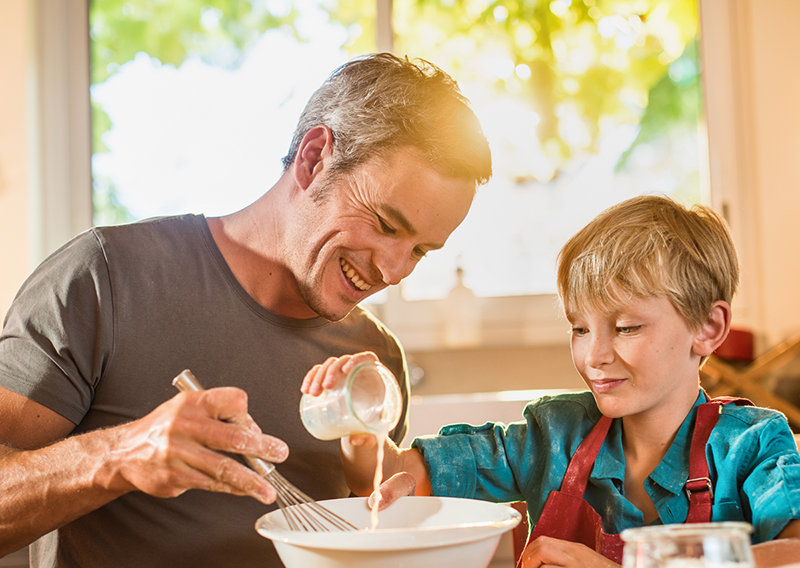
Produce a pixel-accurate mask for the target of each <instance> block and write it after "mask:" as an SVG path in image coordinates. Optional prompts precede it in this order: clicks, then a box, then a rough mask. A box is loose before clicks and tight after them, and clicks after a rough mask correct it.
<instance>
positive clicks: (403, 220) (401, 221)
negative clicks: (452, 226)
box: [380, 204, 444, 250]
mask: <svg viewBox="0 0 800 568" xmlns="http://www.w3.org/2000/svg"><path fill="white" fill-rule="evenodd" d="M380 210H381V212H382V213H383V215H385V216H386V217H388V218H389V219H391V220H392V221H394V222H395V223H397V224H398V225H400V226H401V227H402V228H403V230H404V231H405V232H406V233H408V234H409V235H411V236H412V237H415V236H417V230H416V229H415V228H414V225H412V224H411V221H409V220H408V218H407V217H406V216H405V215H403V212H402V211H400V210H399V209H397V208H396V207H393V206H392V205H388V204H382V205H381V206H380ZM421 244H422V246H424V247H425V248H428V249H430V250H438V249H440V248H442V247H443V246H444V243H421Z"/></svg>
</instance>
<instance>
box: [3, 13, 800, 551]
mask: <svg viewBox="0 0 800 568" xmlns="http://www.w3.org/2000/svg"><path fill="white" fill-rule="evenodd" d="M798 21H800V2H797V1H796V0H699V1H697V0H497V1H490V0H437V1H434V0H405V1H396V2H392V1H391V0H348V1H347V2H345V1H343V0H340V1H337V0H300V1H294V2H289V1H284V0H130V1H124V0H94V1H90V0H3V1H2V3H0V85H1V86H2V88H0V267H2V269H1V270H0V313H3V314H4V313H5V311H6V310H7V308H8V306H9V304H10V303H11V301H12V299H13V297H14V294H15V293H16V290H17V289H18V288H19V286H20V284H21V283H22V282H23V280H24V279H25V277H26V276H27V275H28V274H29V273H30V272H31V270H33V268H34V267H35V266H36V265H37V264H38V263H39V262H41V260H43V259H44V258H45V257H46V256H47V255H48V254H49V253H50V252H52V251H53V250H55V249H56V248H57V247H58V246H60V245H61V244H63V243H64V242H65V241H66V240H68V239H69V238H71V237H72V236H74V235H75V234H77V233H78V232H80V231H83V230H85V229H87V228H89V227H91V226H92V225H93V224H115V223H125V222H130V221H134V220H137V219H142V218H145V217H151V216H156V215H171V214H176V213H186V212H193V213H204V214H206V215H209V216H212V215H221V214H226V213H230V212H233V211H236V210H238V209H240V208H241V207H244V206H245V205H247V204H249V203H250V202H252V201H253V200H255V199H256V198H257V197H259V196H260V195H261V194H262V193H263V192H264V191H266V190H267V189H268V188H269V187H271V185H272V184H273V183H274V182H275V181H276V180H277V179H278V177H279V176H280V173H281V165H280V159H281V157H282V156H283V155H284V153H285V152H286V150H287V148H288V144H289V141H290V138H291V133H292V131H293V129H294V126H295V123H296V121H297V118H298V116H299V114H300V111H301V109H302V107H303V106H304V104H305V102H306V101H307V99H308V97H309V96H310V94H311V93H312V92H313V90H314V89H315V88H317V87H318V86H319V84H320V83H321V82H322V81H323V80H324V78H325V77H326V76H327V75H329V74H330V72H331V71H332V70H333V69H334V68H336V67H337V66H338V65H340V64H342V63H344V62H345V61H347V60H348V59H349V58H351V57H353V56H356V55H358V54H361V53H366V52H372V51H392V52H394V53H396V54H398V55H401V56H408V57H409V58H415V57H421V58H424V59H427V60H429V61H431V62H433V63H435V64H437V65H438V66H440V67H442V68H443V69H444V70H446V71H447V72H449V73H450V74H451V75H452V76H453V77H454V78H455V79H456V80H457V81H458V83H459V85H460V87H461V89H462V91H463V92H464V93H465V94H466V95H467V97H468V98H469V99H470V100H471V101H472V104H473V108H474V110H475V111H476V113H477V114H478V116H479V117H480V119H481V123H482V125H483V128H484V131H485V133H486V135H487V137H488V138H489V141H490V144H491V146H492V150H493V156H494V164H495V175H494V177H493V178H492V180H491V182H490V183H489V184H488V185H487V186H485V187H482V188H481V189H480V190H479V192H478V194H477V197H476V200H475V204H474V206H473V208H472V210H471V211H470V213H469V215H468V217H467V219H466V220H465V221H464V223H463V224H462V226H461V227H459V229H458V230H457V231H456V232H455V233H454V234H453V235H452V237H451V238H450V240H449V241H448V243H447V246H446V247H445V248H444V249H443V250H441V251H437V252H435V253H432V254H430V255H429V256H428V258H426V259H424V261H423V262H421V263H420V265H419V267H418V268H417V269H416V271H415V273H414V274H413V275H412V276H411V277H410V278H408V279H407V280H406V281H404V282H403V284H401V286H398V287H393V288H391V289H389V290H387V291H386V292H384V293H381V294H379V295H377V296H375V297H373V298H370V300H369V304H368V305H367V307H368V308H369V309H371V310H373V311H374V312H376V313H377V314H378V315H379V317H381V318H382V319H383V320H384V321H385V322H386V323H387V325H388V326H389V327H390V328H391V329H392V330H393V331H394V332H395V333H396V334H397V335H398V337H399V338H400V340H401V341H402V342H403V344H404V346H405V348H406V350H407V354H408V357H409V361H410V364H411V374H412V380H413V382H414V385H413V389H414V390H413V392H414V394H415V397H414V400H413V406H412V434H414V435H415V434H420V433H428V432H432V431H435V430H436V428H438V425H440V424H443V423H447V422H450V421H455V420H466V421H472V422H481V421H483V420H487V419H490V418H491V419H495V420H497V419H500V420H513V419H514V418H515V417H517V416H519V411H520V409H521V407H522V405H523V404H524V402H525V401H526V400H529V399H530V398H533V397H535V396H538V395H540V394H542V393H544V392H554V390H553V389H555V391H557V390H559V389H579V388H582V386H583V385H582V383H581V381H580V379H579V377H578V375H577V373H576V372H575V371H574V369H573V367H572V363H571V360H570V355H569V348H568V344H567V339H568V336H567V325H566V322H565V321H563V320H562V319H561V318H560V316H559V313H558V309H557V305H556V301H555V296H554V290H555V256H556V253H557V251H558V250H559V248H560V246H561V245H562V244H563V242H564V241H565V240H566V239H567V238H568V237H569V236H570V235H571V234H572V233H574V232H575V231H576V230H578V229H579V228H580V227H581V226H583V225H584V224H585V223H586V222H587V221H588V220H589V219H591V218H592V217H593V216H594V215H596V214H597V213H599V212H600V211H601V210H602V209H604V208H606V207H608V206H609V205H612V204H614V203H616V202H619V201H621V200H623V199H626V198H628V197H631V196H633V195H638V194H646V193H657V194H667V195H671V196H674V197H676V198H677V199H680V200H682V201H684V202H685V203H704V204H707V205H711V206H712V207H714V208H715V209H716V210H717V211H719V212H720V213H722V214H723V215H724V216H725V218H726V219H727V220H728V223H729V224H730V227H731V230H732V232H733V235H734V239H735V241H736V243H737V247H738V249H739V253H740V259H741V262H742V266H743V274H742V284H741V288H740V293H739V294H738V295H737V297H736V298H735V300H734V306H733V307H734V326H736V327H737V329H739V330H745V331H746V332H748V333H749V334H751V335H750V336H751V338H752V340H753V345H752V348H751V352H750V353H749V355H748V357H745V358H744V359H740V360H738V361H735V362H733V363H732V364H733V365H734V369H739V370H741V369H746V368H747V366H748V365H750V367H751V368H752V367H753V365H755V363H752V359H753V358H755V357H757V356H758V355H762V354H765V353H766V357H767V358H768V359H774V358H773V357H772V355H771V354H770V353H771V352H770V349H772V348H774V347H775V346H777V345H779V344H781V342H784V341H786V342H787V343H786V344H784V345H797V344H798V343H799V342H800V336H798V335H797V334H798V332H800V297H798V295H797V294H796V292H795V290H796V287H797V285H796V283H797V282H798V280H800V263H798V261H797V259H796V252H795V251H796V250H797V249H798V246H799V245H800V233H799V232H798V231H797V230H796V229H795V227H796V226H797V224H798V215H800V109H799V108H798V103H797V101H798V100H800V74H798V73H797V72H796V69H797V60H798V56H800V36H798V34H797V33H796V24H797V22H798ZM772 353H774V352H772ZM779 362H780V365H772V366H771V367H770V370H769V373H768V376H766V377H764V376H758V377H757V380H758V381H762V379H763V384H764V385H765V386H766V387H768V388H769V389H771V390H772V391H773V392H774V393H776V395H777V396H779V397H781V398H782V399H786V400H793V401H797V400H798V398H799V397H798V393H800V388H798V386H797V385H798V384H800V366H799V365H798V363H797V361H795V360H794V358H793V356H788V357H784V358H783V359H782V360H781V361H779ZM762 375H763V373H762ZM751 379H752V377H751ZM753 380H755V379H753ZM2 562H3V561H2V560H0V565H3V564H2Z"/></svg>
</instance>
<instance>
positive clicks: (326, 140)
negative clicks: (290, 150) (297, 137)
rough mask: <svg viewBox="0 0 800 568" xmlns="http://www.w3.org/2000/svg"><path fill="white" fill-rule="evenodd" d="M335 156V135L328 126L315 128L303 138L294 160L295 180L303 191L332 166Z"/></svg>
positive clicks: (321, 125)
mask: <svg viewBox="0 0 800 568" xmlns="http://www.w3.org/2000/svg"><path fill="white" fill-rule="evenodd" d="M332 156H333V133H332V132H331V129H330V128H328V127H327V126H325V125H323V124H320V125H319V126H315V127H314V128H312V129H311V130H309V131H308V132H306V135H305V136H303V140H302V141H301V142H300V147H299V148H298V149H297V156H296V157H295V159H294V179H295V181H296V182H297V184H298V185H299V186H300V187H301V188H302V189H308V187H309V186H310V185H311V182H313V181H314V179H315V178H316V177H317V176H318V175H319V174H320V172H322V170H324V169H325V167H326V166H328V165H329V164H330V159H331V158H332Z"/></svg>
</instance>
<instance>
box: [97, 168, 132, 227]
mask: <svg viewBox="0 0 800 568" xmlns="http://www.w3.org/2000/svg"><path fill="white" fill-rule="evenodd" d="M92 189H93V191H92V204H93V207H94V212H93V213H94V214H93V219H94V224H95V225H119V224H120V223H129V222H131V221H133V220H134V217H133V215H132V214H131V212H130V211H128V208H127V207H125V205H123V204H122V203H120V201H119V199H118V197H117V188H116V186H115V185H114V182H113V181H112V180H111V179H109V178H107V177H105V176H95V178H94V180H93V183H92Z"/></svg>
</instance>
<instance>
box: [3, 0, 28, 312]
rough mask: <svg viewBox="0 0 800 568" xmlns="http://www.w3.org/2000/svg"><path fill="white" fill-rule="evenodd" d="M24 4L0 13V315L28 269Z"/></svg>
mask: <svg viewBox="0 0 800 568" xmlns="http://www.w3.org/2000/svg"><path fill="white" fill-rule="evenodd" d="M28 24H29V18H28V14H27V2H26V1H25V0H3V4H2V11H1V12H0V74H2V77H0V83H2V85H3V87H2V88H0V314H3V315H5V313H6V311H7V309H8V306H9V305H10V303H11V300H12V298H13V297H14V294H15V293H16V291H17V288H19V285H20V284H21V283H22V281H23V280H24V279H25V277H26V276H27V274H28V272H30V269H31V262H30V258H31V257H30V252H31V251H30V246H31V245H30V239H29V234H28V226H29V223H28V214H29V207H28V187H29V185H30V184H31V183H32V180H31V178H30V172H29V168H28V165H29V160H28V158H29V146H30V144H31V140H30V136H29V132H28V128H27V126H28V120H27V119H28V118H29V116H28V113H29V110H30V108H29V106H28V104H27V102H26V94H27V90H28V89H27V79H28V72H29V71H30V69H29V60H30V58H31V44H32V41H31V29H30V28H31V26H29V25H28Z"/></svg>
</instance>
